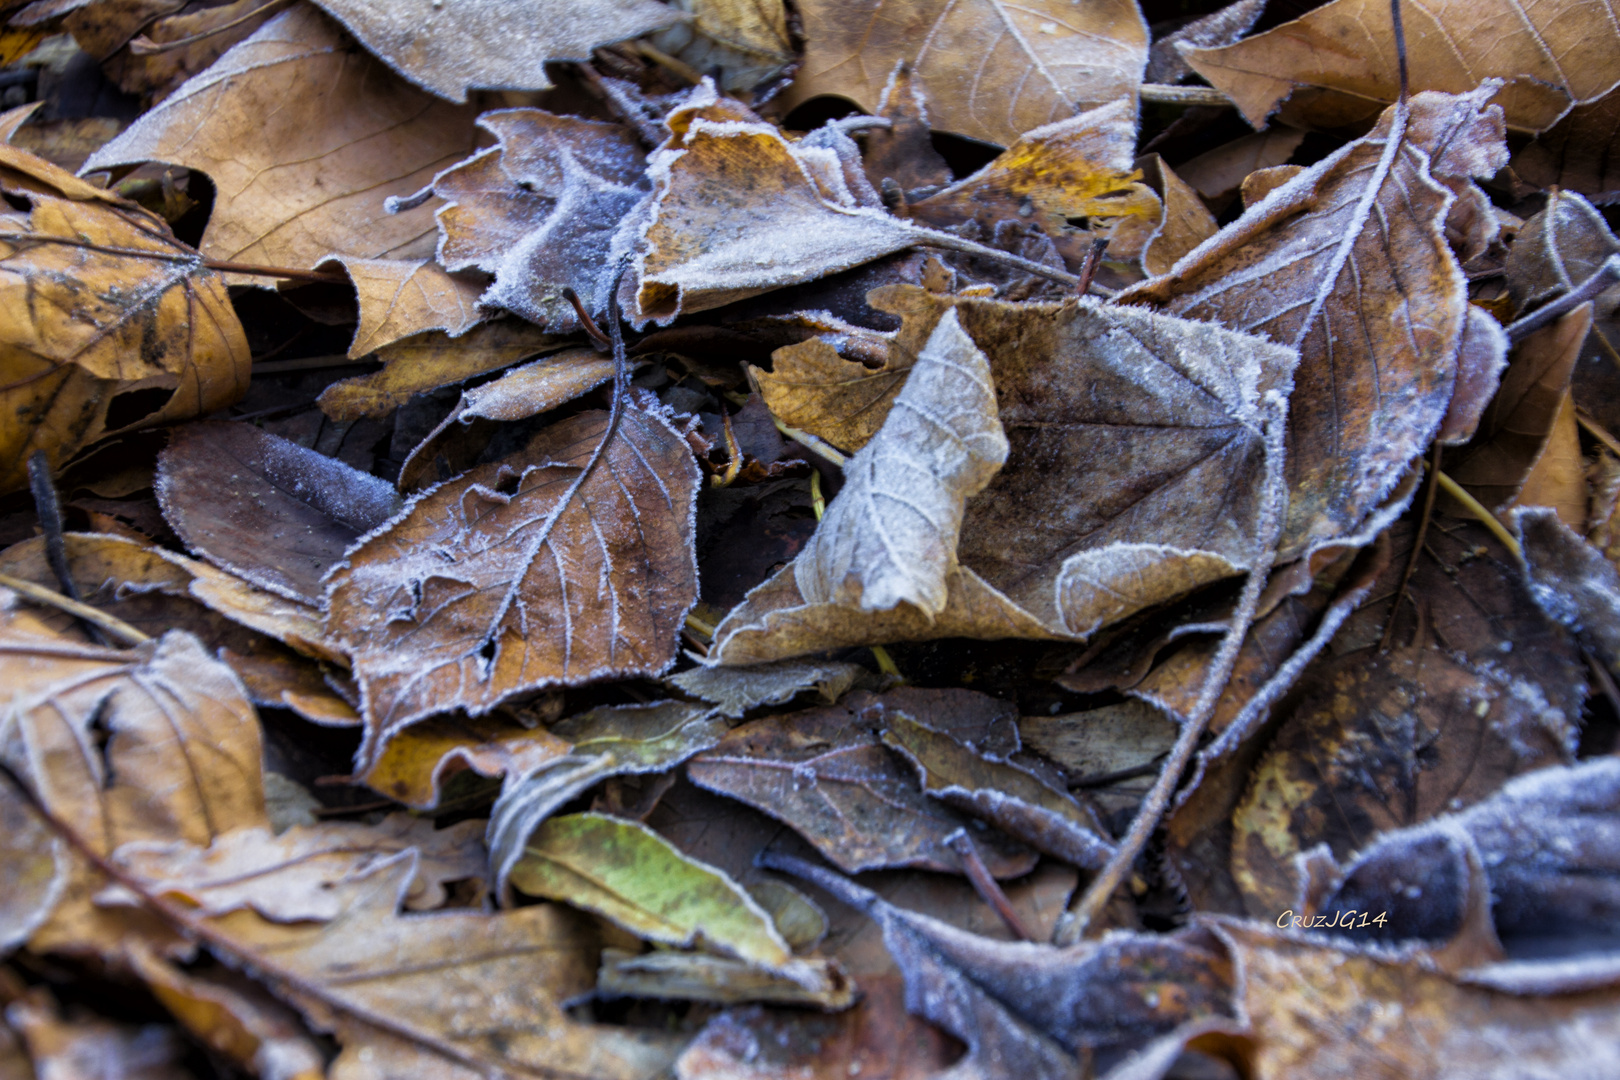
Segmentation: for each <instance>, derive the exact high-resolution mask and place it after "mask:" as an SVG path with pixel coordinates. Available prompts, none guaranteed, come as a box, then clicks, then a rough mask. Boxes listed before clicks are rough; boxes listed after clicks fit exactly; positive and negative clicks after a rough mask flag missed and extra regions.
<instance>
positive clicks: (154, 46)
mask: <svg viewBox="0 0 1620 1080" xmlns="http://www.w3.org/2000/svg"><path fill="white" fill-rule="evenodd" d="M286 2H287V0H270V2H269V3H267V4H260V5H259V6H258V7H256V8H254V9H253V10H252V11H249V12H246V13H245V14H242V15H238V16H237V17H236V18H234V19H232V20H231V21H230V22H227V23H221V24H220V25H219V26H216V27H213V28H212V29H209V30H203V31H201V32H200V33H196V34H191V35H190V36H188V37H183V38H176V39H175V40H174V41H153V40H152V39H151V38H149V37H147V36H146V35H145V34H142V35H141V36H140V37H138V38H136V39H135V40H134V41H131V42H130V43H129V51H130V53H131V54H132V55H134V56H156V55H157V54H158V53H166V52H173V51H174V50H176V49H183V48H185V47H186V46H187V45H195V44H197V43H198V42H199V41H207V40H208V39H209V38H211V37H214V36H215V35H218V34H223V33H226V32H228V31H231V30H235V29H236V28H237V27H238V26H241V25H242V24H243V23H245V22H251V21H253V20H254V19H256V18H258V17H259V16H260V15H263V14H264V13H265V12H267V11H269V10H270V9H271V8H277V7H280V6H281V5H282V4H285V3H286Z"/></svg>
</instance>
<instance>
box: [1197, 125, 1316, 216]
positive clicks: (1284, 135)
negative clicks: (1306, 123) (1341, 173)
mask: <svg viewBox="0 0 1620 1080" xmlns="http://www.w3.org/2000/svg"><path fill="white" fill-rule="evenodd" d="M1304 139H1305V132H1303V131H1301V130H1300V129H1299V128H1292V127H1289V126H1288V125H1287V124H1272V125H1271V126H1270V127H1268V128H1266V130H1264V131H1256V132H1254V133H1253V134H1251V135H1244V136H1241V137H1239V138H1236V139H1233V140H1232V141H1231V142H1229V143H1223V144H1221V145H1220V146H1217V147H1215V148H1214V149H1213V150H1206V151H1205V152H1204V153H1202V154H1199V155H1198V156H1197V157H1194V158H1192V159H1191V160H1189V161H1184V162H1182V163H1181V164H1180V165H1177V166H1176V175H1177V176H1180V177H1181V178H1182V179H1183V180H1185V181H1187V183H1188V184H1190V185H1192V188H1193V190H1194V191H1196V192H1198V194H1199V195H1201V196H1203V197H1204V198H1205V199H1208V200H1209V201H1210V204H1211V205H1212V206H1218V204H1220V203H1221V202H1223V201H1226V200H1229V199H1230V198H1231V197H1232V196H1233V195H1234V194H1236V193H1237V190H1238V188H1239V187H1241V186H1242V184H1243V181H1244V180H1245V179H1246V178H1248V177H1249V176H1251V175H1253V174H1254V173H1256V172H1259V171H1260V170H1262V169H1269V168H1272V167H1274V166H1277V165H1281V164H1283V163H1284V162H1286V161H1287V160H1288V159H1289V158H1290V157H1293V155H1294V151H1296V150H1298V149H1299V144H1300V143H1301V142H1303V141H1304Z"/></svg>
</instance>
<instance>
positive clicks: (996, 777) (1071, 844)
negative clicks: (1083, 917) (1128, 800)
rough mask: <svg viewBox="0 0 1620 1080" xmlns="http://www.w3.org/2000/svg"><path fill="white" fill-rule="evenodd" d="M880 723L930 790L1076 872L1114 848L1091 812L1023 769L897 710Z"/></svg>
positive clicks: (1096, 865) (1095, 865)
mask: <svg viewBox="0 0 1620 1080" xmlns="http://www.w3.org/2000/svg"><path fill="white" fill-rule="evenodd" d="M884 721H885V722H886V724H887V725H888V726H887V728H886V729H885V730H883V731H882V732H880V733H879V736H878V737H879V738H880V739H882V740H883V744H884V745H885V746H887V747H889V748H890V749H892V750H896V751H898V752H899V753H900V754H901V755H902V756H903V757H905V758H906V760H907V761H908V762H910V764H911V765H912V767H913V768H915V769H916V770H917V779H918V781H919V782H920V783H921V784H922V788H923V791H925V792H926V793H928V794H929V795H932V796H934V797H935V798H937V799H940V800H942V801H944V802H946V803H948V804H950V805H951V806H954V807H956V808H957V809H958V810H961V811H963V812H964V813H968V814H972V815H973V816H975V817H980V818H984V819H985V820H986V821H990V822H992V823H994V824H995V825H996V826H997V827H999V828H1000V829H1001V831H1002V832H1004V833H1006V834H1007V835H1008V836H1011V837H1014V838H1016V839H1018V840H1022V841H1023V842H1024V843H1026V844H1028V845H1029V846H1030V847H1032V848H1034V849H1035V850H1037V851H1041V852H1045V853H1046V854H1048V855H1052V856H1054V857H1056V858H1059V859H1062V860H1064V861H1065V862H1068V863H1072V864H1073V865H1075V866H1078V867H1081V868H1082V869H1086V870H1097V869H1101V867H1102V865H1103V864H1104V863H1106V862H1107V861H1108V858H1109V856H1111V855H1112V854H1113V853H1114V844H1113V841H1112V840H1111V839H1110V838H1109V836H1108V834H1107V833H1106V832H1105V831H1104V830H1103V827H1102V823H1101V822H1099V821H1098V820H1097V817H1096V814H1095V813H1094V812H1092V811H1091V810H1089V809H1088V808H1086V807H1082V806H1081V805H1080V804H1079V803H1077V802H1076V801H1075V800H1074V799H1073V798H1072V797H1071V796H1070V795H1069V793H1068V792H1066V791H1062V790H1059V789H1058V788H1055V787H1053V786H1052V785H1051V784H1049V783H1047V782H1046V781H1045V780H1043V779H1041V778H1040V777H1039V776H1037V775H1036V774H1034V773H1033V772H1030V771H1029V770H1028V769H1025V768H1023V767H1021V766H1019V765H1016V764H1014V763H1012V762H1009V761H1006V760H1003V759H1001V758H999V757H997V756H996V755H993V754H986V753H982V752H980V753H976V752H975V751H974V750H973V749H971V748H969V747H967V746H964V745H962V743H960V742H959V741H957V740H956V739H954V738H952V737H951V736H950V735H948V734H946V733H944V732H940V731H935V730H934V729H932V728H930V727H928V726H927V725H925V724H920V723H918V722H917V721H916V720H914V719H912V718H911V717H910V716H907V715H906V714H905V713H903V712H900V711H898V710H886V711H885V713H884Z"/></svg>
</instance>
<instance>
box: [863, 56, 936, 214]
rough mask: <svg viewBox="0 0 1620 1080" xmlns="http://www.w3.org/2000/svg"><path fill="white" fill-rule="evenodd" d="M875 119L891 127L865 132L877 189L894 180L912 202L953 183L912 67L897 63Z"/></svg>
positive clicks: (868, 160)
mask: <svg viewBox="0 0 1620 1080" xmlns="http://www.w3.org/2000/svg"><path fill="white" fill-rule="evenodd" d="M876 115H878V116H881V117H883V118H884V119H886V120H888V121H889V126H888V127H886V128H881V127H875V128H871V129H869V130H868V131H867V132H866V152H865V153H864V154H862V155H861V165H862V167H864V168H865V169H866V176H867V179H869V180H871V181H872V186H873V187H874V188H877V189H878V190H879V191H881V190H883V181H884V180H892V181H894V182H895V183H896V184H898V185H899V186H900V189H901V190H902V191H904V192H906V193H907V197H908V198H909V197H910V194H909V193H910V192H913V191H920V190H922V189H928V190H930V191H932V190H933V189H937V188H942V187H945V186H946V185H948V184H949V183H950V182H951V168H950V166H949V165H947V164H946V163H945V159H944V158H942V157H940V156H939V151H938V150H935V149H934V143H933V140H932V138H931V137H930V133H929V123H928V98H927V95H925V94H924V93H923V92H922V88H921V87H920V86H918V85H917V82H916V80H914V79H913V78H912V76H911V67H910V65H909V64H906V63H904V62H901V63H898V64H896V65H895V67H894V70H893V71H892V72H890V74H889V81H888V84H887V85H885V86H884V87H883V97H882V99H881V100H879V102H878V107H877V111H876ZM919 197H922V196H921V195H919Z"/></svg>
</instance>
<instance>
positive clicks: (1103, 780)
mask: <svg viewBox="0 0 1620 1080" xmlns="http://www.w3.org/2000/svg"><path fill="white" fill-rule="evenodd" d="M1162 761H1164V755H1163V754H1160V755H1159V756H1158V757H1156V758H1154V759H1153V760H1152V761H1144V762H1143V763H1142V764H1140V765H1132V766H1131V767H1130V768H1128V769H1115V770H1114V771H1113V772H1105V773H1095V774H1093V775H1091V776H1082V777H1081V778H1080V779H1078V780H1070V781H1069V783H1068V788H1069V790H1070V791H1079V790H1081V789H1083V788H1099V787H1108V786H1110V785H1112V784H1117V783H1119V782H1120V781H1121V780H1135V779H1136V778H1137V777H1138V776H1152V775H1154V774H1155V773H1157V772H1158V771H1159V767H1160V762H1162Z"/></svg>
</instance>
